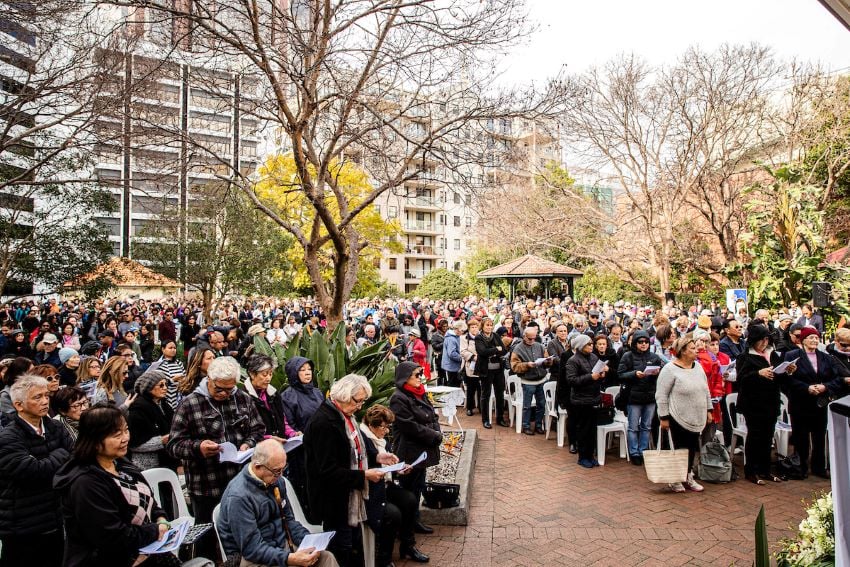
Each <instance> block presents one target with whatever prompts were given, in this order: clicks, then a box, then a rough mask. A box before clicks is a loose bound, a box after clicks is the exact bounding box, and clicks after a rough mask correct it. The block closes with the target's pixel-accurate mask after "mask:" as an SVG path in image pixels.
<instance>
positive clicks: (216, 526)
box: [212, 504, 227, 560]
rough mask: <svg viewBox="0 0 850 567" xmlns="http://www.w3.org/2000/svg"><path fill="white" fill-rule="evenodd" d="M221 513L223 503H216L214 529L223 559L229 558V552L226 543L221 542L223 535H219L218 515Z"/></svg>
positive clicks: (213, 516) (213, 517) (213, 519)
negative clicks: (225, 548) (225, 547)
mask: <svg viewBox="0 0 850 567" xmlns="http://www.w3.org/2000/svg"><path fill="white" fill-rule="evenodd" d="M220 513H221V504H216V505H215V508H213V513H212V521H213V529H214V530H215V540H216V541H217V542H218V550H219V552H220V553H221V558H222V559H223V560H226V559H227V554H226V553H225V552H224V545H222V543H221V537H219V535H218V515H219V514H220Z"/></svg>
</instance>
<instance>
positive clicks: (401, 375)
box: [390, 362, 443, 469]
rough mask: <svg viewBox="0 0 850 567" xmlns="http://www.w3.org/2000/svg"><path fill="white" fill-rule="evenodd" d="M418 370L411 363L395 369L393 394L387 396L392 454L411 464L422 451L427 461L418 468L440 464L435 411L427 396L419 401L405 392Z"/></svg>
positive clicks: (437, 422) (438, 436)
mask: <svg viewBox="0 0 850 567" xmlns="http://www.w3.org/2000/svg"><path fill="white" fill-rule="evenodd" d="M417 368H419V365H418V364H416V363H414V362H402V363H401V364H399V365H398V366H396V369H395V385H396V391H395V392H393V395H392V396H391V397H390V409H391V410H392V411H393V413H394V414H395V421H394V422H393V453H395V454H396V456H397V457H398V458H399V460H400V461H404V462H406V463H412V462H413V461H415V460H416V459H417V458H418V457H419V455H421V454H422V452H423V451H424V452H425V453H426V454H427V457H426V459H425V460H424V461H423V462H421V463H419V464H418V465H416V467H415V468H418V469H421V468H426V467H430V466H433V465H436V464H437V463H439V462H440V443H442V442H443V434H442V432H441V430H440V423H439V421H438V417H437V412H436V411H434V406H432V405H431V402H430V401H429V400H428V396H427V394H426V395H425V396H422V399H421V400H419V399H417V398H416V396H414V395H413V394H412V393H410V392H408V391H407V390H405V389H404V385H405V383H406V382H407V380H408V379H409V378H410V375H411V374H413V371H414V370H416V369H417Z"/></svg>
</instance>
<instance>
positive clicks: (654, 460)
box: [643, 427, 688, 484]
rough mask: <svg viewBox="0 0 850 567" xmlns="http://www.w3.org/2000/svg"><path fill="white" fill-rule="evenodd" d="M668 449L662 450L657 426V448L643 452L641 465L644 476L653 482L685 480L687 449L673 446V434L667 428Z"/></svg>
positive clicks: (668, 482) (666, 482)
mask: <svg viewBox="0 0 850 567" xmlns="http://www.w3.org/2000/svg"><path fill="white" fill-rule="evenodd" d="M667 439H668V440H669V441H670V449H669V450H667V451H663V450H662V449H661V445H662V444H663V442H662V438H661V428H660V427H659V428H658V449H649V450H646V451H644V452H643V466H644V468H645V469H646V478H648V479H649V481H650V482H654V483H655V484H671V483H676V482H685V479H686V478H687V477H688V450H687V449H676V448H675V447H673V435H672V434H671V433H670V430H669V429H668V430H667Z"/></svg>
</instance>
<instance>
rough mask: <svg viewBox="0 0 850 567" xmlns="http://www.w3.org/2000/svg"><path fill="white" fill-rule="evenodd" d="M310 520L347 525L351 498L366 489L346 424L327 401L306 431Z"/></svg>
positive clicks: (305, 447)
mask: <svg viewBox="0 0 850 567" xmlns="http://www.w3.org/2000/svg"><path fill="white" fill-rule="evenodd" d="M303 446H304V456H305V459H306V468H307V495H308V499H309V502H310V506H309V511H310V516H311V517H310V518H309V520H310V521H311V522H312V523H319V522H322V523H325V524H328V525H331V526H341V525H347V522H348V497H349V494H350V493H351V491H352V490H363V489H364V488H365V487H366V475H365V474H364V471H361V470H352V469H351V444H350V443H349V441H348V432H347V431H346V425H345V420H344V419H343V417H342V414H341V413H340V411H339V410H338V409H337V408H336V407H335V406H334V405H333V402H331V401H330V400H325V401H324V402H323V403H322V405H320V406H319V408H318V409H317V410H316V413H314V414H313V417H312V418H311V419H310V423H308V424H307V428H306V429H305V430H304V445H303Z"/></svg>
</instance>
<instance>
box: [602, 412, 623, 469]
mask: <svg viewBox="0 0 850 567" xmlns="http://www.w3.org/2000/svg"><path fill="white" fill-rule="evenodd" d="M610 435H614V436H615V437H619V440H620V458H621V459H628V458H629V452H628V451H627V447H626V435H627V433H626V424H625V423H624V422H622V421H616V420H615V421H613V422H611V423H609V424H608V425H597V426H596V460H597V461H599V464H600V465H603V466H604V465H605V451H606V449H607V447H608V438H609V436H610Z"/></svg>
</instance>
